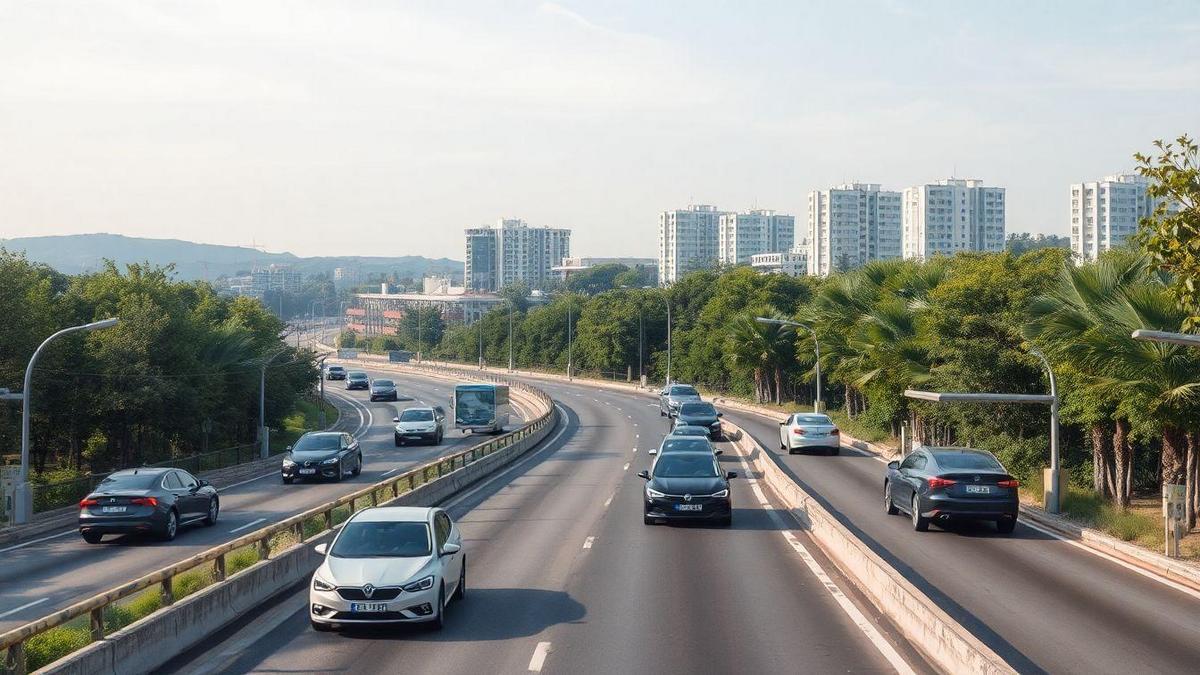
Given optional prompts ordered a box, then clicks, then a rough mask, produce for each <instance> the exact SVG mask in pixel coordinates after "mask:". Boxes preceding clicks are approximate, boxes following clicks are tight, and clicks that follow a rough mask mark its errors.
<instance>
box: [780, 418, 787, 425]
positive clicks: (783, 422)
mask: <svg viewBox="0 0 1200 675" xmlns="http://www.w3.org/2000/svg"><path fill="white" fill-rule="evenodd" d="M779 426H781V427H786V426H787V420H784V421H782V422H780V423H779Z"/></svg>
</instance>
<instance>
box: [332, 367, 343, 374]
mask: <svg viewBox="0 0 1200 675" xmlns="http://www.w3.org/2000/svg"><path fill="white" fill-rule="evenodd" d="M329 370H331V371H333V372H336V373H340V372H342V371H343V370H345V368H343V367H341V366H329Z"/></svg>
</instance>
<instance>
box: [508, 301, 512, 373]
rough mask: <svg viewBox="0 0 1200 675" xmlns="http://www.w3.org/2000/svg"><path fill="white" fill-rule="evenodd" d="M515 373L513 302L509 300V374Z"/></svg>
mask: <svg viewBox="0 0 1200 675" xmlns="http://www.w3.org/2000/svg"><path fill="white" fill-rule="evenodd" d="M512 371H513V301H512V298H509V299H508V372H510V373H511V372H512Z"/></svg>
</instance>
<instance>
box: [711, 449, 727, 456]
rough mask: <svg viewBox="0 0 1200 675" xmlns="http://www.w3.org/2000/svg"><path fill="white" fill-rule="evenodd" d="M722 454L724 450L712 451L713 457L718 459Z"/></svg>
mask: <svg viewBox="0 0 1200 675" xmlns="http://www.w3.org/2000/svg"><path fill="white" fill-rule="evenodd" d="M724 452H725V451H724V450H713V456H714V457H720V456H721V455H722V454H723V453H724Z"/></svg>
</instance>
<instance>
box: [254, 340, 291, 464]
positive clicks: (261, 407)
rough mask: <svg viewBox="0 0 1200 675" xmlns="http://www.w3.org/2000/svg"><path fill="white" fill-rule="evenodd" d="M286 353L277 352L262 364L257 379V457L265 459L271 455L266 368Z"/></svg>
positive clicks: (283, 349)
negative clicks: (268, 433) (268, 435)
mask: <svg viewBox="0 0 1200 675" xmlns="http://www.w3.org/2000/svg"><path fill="white" fill-rule="evenodd" d="M286 351H287V347H283V348H282V349H279V350H277V351H276V352H275V353H274V354H272V355H271V357H270V358H268V359H267V360H266V361H264V362H263V364H262V368H261V369H260V370H259V379H258V441H259V450H258V456H259V457H261V458H263V459H266V458H267V457H269V456H270V455H271V447H270V441H269V439H268V437H267V366H269V365H271V362H272V361H274V360H275V358H276V357H278V356H279V355H280V354H282V353H284V352H286Z"/></svg>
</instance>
